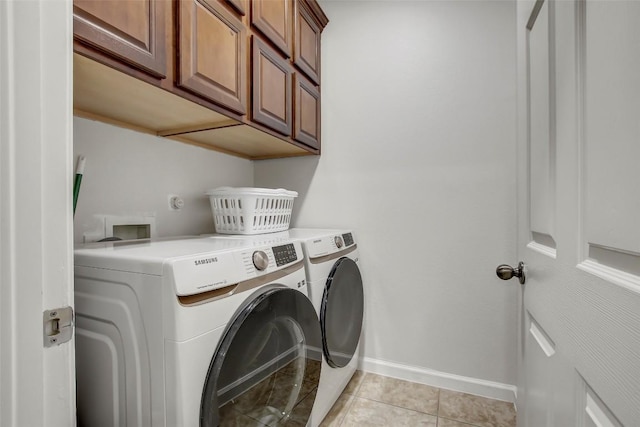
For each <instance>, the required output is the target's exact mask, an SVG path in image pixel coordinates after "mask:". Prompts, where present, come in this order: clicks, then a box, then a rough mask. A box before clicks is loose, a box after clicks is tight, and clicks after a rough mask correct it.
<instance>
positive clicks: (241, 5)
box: [225, 0, 247, 16]
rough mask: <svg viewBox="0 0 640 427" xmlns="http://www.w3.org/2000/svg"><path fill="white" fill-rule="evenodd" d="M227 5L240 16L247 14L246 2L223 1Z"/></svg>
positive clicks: (239, 0) (238, 0)
mask: <svg viewBox="0 0 640 427" xmlns="http://www.w3.org/2000/svg"><path fill="white" fill-rule="evenodd" d="M225 1H226V2H227V4H229V5H231V7H232V8H234V9H235V11H236V12H238V13H239V14H240V15H242V16H245V15H246V14H247V0H225Z"/></svg>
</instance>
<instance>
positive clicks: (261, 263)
mask: <svg viewBox="0 0 640 427" xmlns="http://www.w3.org/2000/svg"><path fill="white" fill-rule="evenodd" d="M253 265H254V267H255V268H256V269H257V270H259V271H262V270H265V269H266V268H267V267H268V266H269V257H268V256H267V253H266V252H264V251H255V252H254V253H253Z"/></svg>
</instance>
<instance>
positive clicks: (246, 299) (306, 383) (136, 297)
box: [75, 238, 322, 427]
mask: <svg viewBox="0 0 640 427" xmlns="http://www.w3.org/2000/svg"><path fill="white" fill-rule="evenodd" d="M75 289H76V291H75V302H76V326H77V328H76V333H77V335H76V366H77V368H76V373H77V399H78V400H77V413H78V424H79V425H80V426H92V427H93V426H136V427H137V426H164V427H169V426H171V427H173V426H181V427H189V426H202V427H209V426H218V425H255V426H262V425H283V424H300V425H305V424H307V423H308V422H309V419H310V414H311V410H312V408H313V404H314V402H315V397H316V389H317V386H318V384H319V373H320V364H321V362H320V361H321V359H322V355H321V350H320V349H321V348H322V336H321V333H320V327H319V324H318V316H317V314H316V311H315V309H314V307H313V304H312V303H311V301H310V300H309V298H308V297H307V285H306V276H305V271H304V268H303V251H302V248H301V244H300V243H299V242H292V241H276V242H275V243H273V244H266V245H261V244H260V242H259V241H257V240H253V241H252V243H251V244H250V245H249V244H247V242H246V241H243V240H242V239H239V240H230V239H216V238H185V239H169V240H160V241H131V242H113V243H104V244H92V245H87V246H84V247H81V248H78V249H77V250H76V251H75Z"/></svg>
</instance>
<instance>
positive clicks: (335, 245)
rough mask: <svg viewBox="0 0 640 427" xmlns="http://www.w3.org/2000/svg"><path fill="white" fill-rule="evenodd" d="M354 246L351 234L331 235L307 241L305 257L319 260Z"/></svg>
mask: <svg viewBox="0 0 640 427" xmlns="http://www.w3.org/2000/svg"><path fill="white" fill-rule="evenodd" d="M354 245H355V239H354V238H353V233H351V232H348V233H342V234H331V235H326V236H322V237H318V238H315V239H310V240H307V242H306V246H307V256H308V257H309V258H319V257H322V256H326V255H331V254H334V253H336V252H340V251H344V250H346V249H349V248H351V247H352V246H354Z"/></svg>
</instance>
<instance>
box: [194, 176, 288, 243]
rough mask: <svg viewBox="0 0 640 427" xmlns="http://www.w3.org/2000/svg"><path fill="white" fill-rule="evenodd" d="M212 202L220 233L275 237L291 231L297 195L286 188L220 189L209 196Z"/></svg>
mask: <svg viewBox="0 0 640 427" xmlns="http://www.w3.org/2000/svg"><path fill="white" fill-rule="evenodd" d="M205 194H206V195H208V196H209V201H210V202H211V211H212V212H213V222H214V223H215V226H216V232H218V233H221V234H261V233H275V232H276V231H284V230H287V229H289V223H290V222H291V209H293V199H294V198H295V197H298V193H296V192H295V191H288V190H285V189H282V188H278V189H275V190H272V189H269V188H253V187H235V188H234V187H220V188H215V189H213V190H209V191H207V192H206V193H205Z"/></svg>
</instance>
